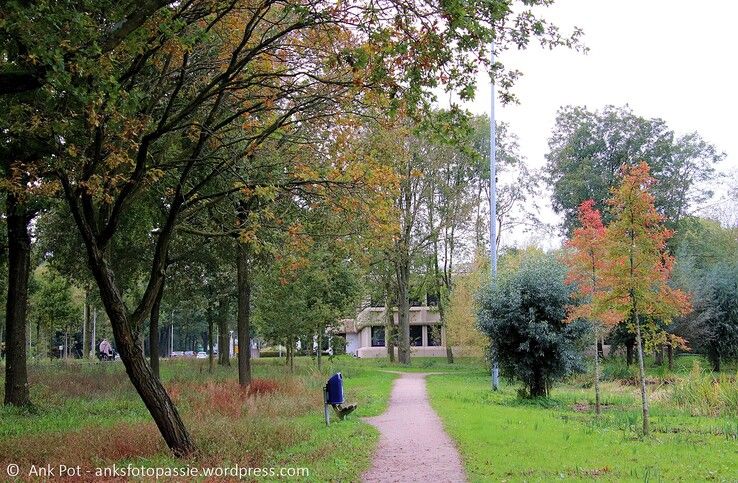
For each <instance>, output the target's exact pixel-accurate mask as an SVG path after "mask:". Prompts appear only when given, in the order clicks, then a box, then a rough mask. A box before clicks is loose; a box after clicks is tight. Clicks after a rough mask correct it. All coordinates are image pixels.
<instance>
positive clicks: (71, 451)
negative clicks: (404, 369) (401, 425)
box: [0, 357, 396, 481]
mask: <svg viewBox="0 0 738 483" xmlns="http://www.w3.org/2000/svg"><path fill="white" fill-rule="evenodd" d="M325 363H326V364H325V366H324V367H323V370H322V371H318V370H317V368H316V367H315V364H314V362H313V361H311V360H310V359H308V358H298V359H297V360H296V367H295V371H294V373H293V374H292V373H290V372H289V370H288V368H287V367H285V365H284V362H283V361H282V360H278V359H261V360H256V361H254V363H253V375H254V377H256V378H262V379H271V380H276V381H283V384H284V386H283V388H284V390H283V391H282V392H277V393H274V394H271V395H267V396H251V397H249V398H248V399H247V400H245V402H244V404H245V406H244V409H243V412H242V413H241V414H240V415H236V416H234V415H233V414H231V413H230V412H229V411H231V410H232V409H233V405H231V404H230V400H231V399H233V400H236V401H239V399H238V394H236V393H235V391H237V385H236V378H237V374H236V368H235V367H231V368H221V367H216V370H215V371H214V372H213V373H209V372H208V371H207V362H206V361H200V360H175V361H162V366H161V374H162V380H163V382H164V384H165V386H167V387H168V388H172V387H175V388H180V390H179V392H183V393H184V394H181V395H180V396H178V397H175V398H176V399H179V400H178V408H179V409H180V412H181V413H182V415H183V418H184V419H185V421H186V423H187V425H188V427H189V428H190V430H191V432H192V435H193V437H194V438H195V442H196V444H197V446H198V449H199V453H198V454H197V455H195V456H194V457H193V458H192V459H190V460H187V461H180V460H176V459H175V458H173V457H172V456H171V455H170V454H169V452H168V450H167V449H166V448H165V447H164V446H163V444H162V443H161V441H160V438H159V437H158V433H157V432H156V428H155V427H154V426H153V425H152V424H151V419H150V416H149V414H148V412H147V411H146V408H145V407H144V405H143V403H142V402H141V401H140V399H139V398H138V395H137V394H136V393H135V391H134V389H133V388H132V387H131V385H130V383H129V382H128V381H127V377H126V375H125V372H124V370H123V367H122V364H120V363H112V364H91V363H88V362H80V361H73V362H71V363H62V362H55V363H48V362H44V363H39V364H32V365H31V367H30V374H31V382H32V386H31V387H32V399H33V401H34V404H35V408H34V410H33V412H30V413H29V412H27V411H19V410H17V409H13V408H7V407H0V464H3V465H7V464H9V463H11V462H17V461H19V460H20V461H21V462H25V463H26V464H31V462H37V463H42V462H45V461H47V460H48V461H54V462H56V463H64V464H72V463H76V462H79V461H81V462H82V463H83V466H84V464H87V465H93V464H94V465H109V464H111V463H118V464H128V463H132V464H133V465H135V466H141V465H142V466H146V467H174V466H183V465H185V464H187V465H193V466H227V465H234V464H240V465H242V466H243V465H249V466H259V467H306V468H308V469H309V470H310V475H311V476H310V479H311V480H314V481H329V480H330V481H355V480H357V479H358V478H359V475H360V474H361V473H362V472H363V471H365V470H366V469H367V468H368V467H369V465H370V460H371V456H372V454H373V451H374V448H375V447H376V444H377V441H378V432H377V431H376V429H374V428H373V427H371V426H370V425H368V424H366V423H364V422H363V421H361V419H360V418H361V417H363V416H373V415H377V414H380V413H381V412H382V411H384V409H385V408H386V405H387V401H388V397H389V393H390V390H391V387H392V381H393V380H394V378H395V377H396V375H395V374H392V373H388V372H382V371H379V370H377V369H376V368H374V367H372V365H371V364H363V363H362V362H357V361H355V360H352V359H351V358H348V357H344V358H335V359H334V360H333V361H328V360H327V359H326V360H325ZM337 371H341V372H342V373H343V376H344V384H345V390H344V393H345V396H346V400H347V402H356V403H358V404H359V406H358V409H357V411H356V412H355V413H353V414H352V415H351V416H349V417H348V418H347V419H346V420H344V421H339V420H338V419H337V418H336V417H335V415H332V416H333V417H332V419H331V425H330V427H326V425H325V422H324V420H323V408H322V404H321V403H322V386H323V384H324V383H325V380H326V379H327V378H328V377H329V375H330V374H332V373H333V372H337ZM2 382H3V381H2V379H0V383H2ZM208 384H211V385H213V388H214V390H217V389H218V388H219V387H223V388H227V389H229V390H230V389H232V390H233V391H234V392H233V394H230V393H228V392H226V393H225V394H224V396H223V398H219V397H217V396H213V399H212V401H210V400H207V398H208V397H209V392H208V391H210V389H208V388H209V387H210V386H207V385H208ZM203 398H205V402H202V401H203ZM221 399H225V400H221ZM238 404H239V403H238V402H237V403H236V405H235V407H236V408H238ZM219 405H222V406H223V411H221V412H219V411H218V407H219ZM210 406H213V407H210ZM121 424H123V425H126V426H128V425H131V427H132V428H134V429H133V430H132V431H133V432H132V434H131V435H130V436H127V437H130V438H132V440H133V443H132V444H133V446H137V447H138V449H140V451H136V450H133V451H126V449H125V448H124V449H123V450H117V449H110V448H105V451H103V449H102V448H101V449H95V448H89V447H88V445H86V444H85V443H86V441H85V440H86V438H87V437H88V435H89V434H92V433H95V432H99V431H101V430H102V431H105V430H107V431H110V432H111V434H112V435H115V434H116V433H117V432H118V431H120V428H121ZM78 433H79V434H78ZM152 434H153V437H152ZM137 440H140V442H136V441H137ZM150 440H154V442H153V443H152V442H151V441H150ZM64 445H67V446H69V448H67V449H65V448H61V449H55V450H53V451H49V452H47V451H46V447H47V446H64ZM141 448H143V449H141ZM75 458H78V459H76V460H75ZM3 467H4V466H3Z"/></svg>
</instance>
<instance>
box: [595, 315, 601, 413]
mask: <svg viewBox="0 0 738 483" xmlns="http://www.w3.org/2000/svg"><path fill="white" fill-rule="evenodd" d="M599 341H600V337H599V334H598V333H597V331H596V330H595V351H594V357H595V360H594V363H595V367H594V386H595V414H596V415H597V416H599V415H600V411H601V408H600V351H599V345H600V342H599Z"/></svg>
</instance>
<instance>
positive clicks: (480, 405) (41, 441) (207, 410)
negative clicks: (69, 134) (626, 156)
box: [0, 356, 738, 481]
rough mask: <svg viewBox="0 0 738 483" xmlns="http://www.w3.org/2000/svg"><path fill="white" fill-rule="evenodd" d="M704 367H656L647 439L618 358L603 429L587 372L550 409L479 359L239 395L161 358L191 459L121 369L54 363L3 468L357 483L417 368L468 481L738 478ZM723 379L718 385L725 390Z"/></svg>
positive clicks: (9, 437) (356, 362)
mask: <svg viewBox="0 0 738 483" xmlns="http://www.w3.org/2000/svg"><path fill="white" fill-rule="evenodd" d="M695 361H699V362H701V363H702V367H703V368H704V367H707V366H706V364H705V363H704V361H702V360H701V359H700V358H698V357H691V356H690V357H680V358H678V359H676V361H675V362H676V364H675V368H674V371H668V370H667V369H666V368H665V367H653V366H649V368H648V375H649V378H651V379H652V382H653V383H654V384H651V385H649V392H650V393H651V394H652V412H651V414H652V430H653V435H652V436H651V437H649V438H642V437H640V436H639V429H640V423H641V421H640V407H639V402H638V397H637V395H638V394H637V386H635V385H628V384H623V382H622V380H618V379H617V378H618V377H622V378H625V379H630V378H632V375H633V368H632V367H631V368H626V367H624V365H623V364H622V363H620V362H618V361H617V360H609V361H608V362H607V363H606V364H605V367H604V371H603V372H604V373H605V374H609V375H610V377H608V378H606V379H609V380H607V381H605V382H603V385H602V386H603V403H604V404H605V405H606V409H605V410H604V413H603V416H602V417H601V418H599V419H596V418H595V417H594V415H593V414H592V410H591V406H592V404H593V390H592V387H591V385H592V384H591V375H589V374H582V375H578V376H575V377H572V378H570V379H569V380H568V381H567V383H566V384H559V385H557V386H555V387H554V389H553V391H552V394H551V397H550V398H548V399H538V400H521V399H519V398H518V397H517V386H515V385H511V384H507V383H504V384H503V385H502V389H501V391H498V392H492V391H491V390H490V379H489V373H488V370H487V368H485V367H484V366H483V364H482V363H481V362H480V361H478V360H475V359H470V358H466V359H465V358H462V359H457V361H456V363H455V364H452V365H449V364H447V363H446V362H445V359H443V358H414V359H413V360H412V363H411V364H410V366H402V365H398V364H390V363H389V362H388V361H386V360H384V359H353V358H350V357H337V358H334V359H333V360H329V359H327V358H326V359H324V366H323V368H322V370H320V371H319V370H318V369H317V367H316V365H315V361H314V360H311V359H309V358H298V359H297V360H296V366H295V372H294V373H290V372H289V370H288V368H287V367H286V366H285V365H284V361H283V360H280V359H260V360H256V361H254V367H253V371H254V377H256V378H261V379H270V380H274V381H281V386H280V390H279V391H278V392H275V393H273V394H267V395H263V396H249V397H244V396H243V395H241V396H239V394H238V386H237V383H236V368H235V367H230V368H221V367H216V370H215V371H214V372H213V373H209V372H208V370H207V361H202V360H175V361H163V363H162V366H161V371H162V380H163V381H164V384H165V385H166V386H167V388H168V389H169V390H170V391H173V394H175V396H174V397H175V399H176V400H177V404H178V407H179V409H180V411H181V413H182V415H183V417H184V419H185V421H186V422H187V425H188V427H189V428H190V430H191V432H192V434H193V437H194V438H195V441H196V444H197V446H198V448H199V450H200V451H199V453H198V454H197V455H195V456H194V457H193V458H191V459H189V460H186V461H181V460H176V459H174V458H173V457H172V456H171V455H170V453H169V452H168V450H167V449H166V447H164V445H163V444H162V442H161V439H160V438H159V436H158V433H157V430H156V428H155V427H154V426H153V424H152V423H151V420H150V416H149V414H148V412H147V411H146V409H145V407H144V406H143V404H142V403H141V401H140V400H139V398H138V396H137V394H136V393H135V391H134V390H133V388H132V387H131V385H130V383H129V382H128V380H127V377H126V375H125V372H124V371H123V367H122V365H121V364H119V363H114V364H91V363H88V362H84V363H82V362H72V363H61V362H55V363H49V362H44V363H39V364H32V365H31V367H30V374H31V382H32V398H33V400H34V403H35V404H36V408H35V411H34V412H33V413H27V412H23V411H18V410H15V409H12V408H0V467H2V465H6V464H8V463H10V462H15V461H17V460H18V459H20V460H21V461H25V462H26V464H30V462H31V461H35V462H37V463H43V462H46V461H49V462H52V461H55V462H57V463H72V464H73V463H75V462H76V461H79V462H81V463H82V464H83V465H85V464H86V465H95V466H98V465H100V466H104V465H109V464H111V463H113V462H115V463H118V464H127V463H132V464H134V465H136V466H139V465H143V466H147V467H168V466H182V465H185V464H187V465H193V466H227V465H235V464H239V465H242V466H244V465H250V466H260V467H306V468H308V469H309V470H310V478H309V480H310V481H356V480H358V479H359V477H360V475H361V474H362V472H363V471H365V470H366V469H367V468H368V467H369V465H370V463H371V457H372V454H373V452H374V449H375V448H376V444H377V441H378V433H377V431H376V430H375V429H374V428H373V427H371V426H369V425H368V424H366V423H364V422H363V421H362V420H361V419H360V418H361V417H363V416H374V415H378V414H381V413H382V412H383V411H384V410H385V409H386V407H387V402H388V396H389V393H390V390H391V387H392V382H393V380H394V379H395V377H397V376H396V374H394V373H393V372H392V371H411V372H431V373H441V374H438V375H431V376H429V379H428V390H429V394H430V397H431V403H432V405H433V407H434V408H435V409H436V411H437V412H438V413H439V415H440V416H441V418H442V420H443V422H444V425H445V426H446V428H447V430H448V432H449V434H450V435H451V436H452V438H454V439H455V440H456V442H457V445H458V447H459V450H460V452H461V454H462V458H463V460H464V464H465V467H466V471H467V474H468V476H469V478H470V480H472V481H505V480H507V481H549V480H559V479H564V480H590V479H593V478H596V479H605V480H613V481H614V480H618V481H620V480H630V481H672V480H682V481H702V480H716V481H738V414H737V413H736V411H735V410H734V409H733V408H734V405H733V401H734V394H735V392H734V391H733V389H734V388H733V387H732V386H730V385H731V384H733V385H734V384H735V378H734V377H733V376H732V375H731V373H730V372H728V373H724V374H722V375H721V376H720V377H713V376H712V375H711V374H710V373H709V371H705V370H704V369H703V370H702V371H695V370H694V368H693V363H694V362H695ZM731 370H732V368H731ZM338 371H340V372H341V373H342V374H343V376H344V383H345V396H346V400H347V402H357V403H358V404H359V407H358V409H357V411H356V412H355V413H354V414H352V415H351V416H350V417H349V418H348V419H346V420H344V421H338V420H337V418H335V417H333V418H332V424H331V426H330V427H326V425H325V423H324V421H323V413H322V404H321V397H322V386H323V384H324V383H325V380H326V379H327V378H328V377H329V376H330V375H331V374H333V373H334V372H338ZM732 374H733V375H734V374H735V372H733V373H732ZM714 381H718V383H719V384H722V386H721V387H720V388H719V390H718V389H716V388H715V386H714V384H715V382H714ZM0 383H2V379H1V376H0ZM711 388H712V389H713V390H712V391H711V390H710V389H711ZM701 394H711V395H715V394H720V395H727V396H725V398H726V399H725V401H727V402H721V400H718V399H715V400H714V401H707V402H704V401H702V399H704V398H702V396H701ZM708 402H709V405H708V404H707V403H708ZM705 412H707V413H708V414H707V415H706V414H704V413H705ZM693 413H694V414H699V415H698V416H693V415H692V414H693ZM123 428H130V430H126V431H128V432H126V433H125V434H124V435H123V436H122V437H121V439H123V440H126V439H130V444H129V446H126V445H125V444H124V445H123V447H120V448H119V447H112V448H111V447H109V446H108V445H105V444H102V445H100V444H99V443H96V442H95V441H92V442H91V440H90V438H91V436H93V435H94V434H95V433H96V432H99V431H100V430H107V431H110V432H111V433H113V434H118V433H119V432H121V431H124V429H123ZM103 441H104V440H103ZM124 442H125V441H124ZM75 458H77V459H75Z"/></svg>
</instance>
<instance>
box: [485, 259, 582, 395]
mask: <svg viewBox="0 0 738 483" xmlns="http://www.w3.org/2000/svg"><path fill="white" fill-rule="evenodd" d="M565 278H566V266H565V265H564V264H563V263H561V262H560V261H559V260H558V259H557V258H556V257H554V256H553V255H533V256H529V257H526V258H523V259H522V260H521V262H520V266H519V267H517V268H515V269H513V270H512V271H511V272H507V273H505V272H503V274H502V275H501V276H500V278H499V280H498V281H496V282H493V283H492V284H491V285H490V286H489V287H488V288H486V289H485V290H484V291H483V292H482V294H481V299H480V309H479V313H478V317H479V326H480V328H481V329H482V330H483V331H484V332H485V333H486V334H487V335H488V336H489V337H490V338H491V340H492V352H493V356H494V357H497V359H498V360H499V362H500V366H501V368H502V370H503V373H504V374H506V375H507V376H508V377H510V378H511V379H517V380H520V381H522V382H523V384H524V385H525V387H526V390H527V391H528V394H529V395H530V396H544V395H547V394H548V388H549V387H550V386H551V384H552V383H553V382H554V381H556V380H560V379H562V378H563V377H565V376H567V375H569V374H571V373H572V372H574V371H577V370H579V369H580V368H581V365H580V359H579V355H578V353H577V352H576V350H575V348H574V343H575V341H576V339H577V338H578V337H579V336H580V335H581V330H582V327H580V326H579V325H568V324H566V323H565V322H564V319H565V318H566V310H567V307H568V305H569V303H570V300H569V296H570V293H571V288H570V287H569V286H568V285H566V284H565V283H564V280H565Z"/></svg>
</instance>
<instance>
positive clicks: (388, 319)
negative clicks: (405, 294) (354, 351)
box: [384, 280, 395, 363]
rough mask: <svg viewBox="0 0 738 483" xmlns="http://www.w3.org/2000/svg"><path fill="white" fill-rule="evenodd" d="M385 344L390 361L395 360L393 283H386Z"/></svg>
mask: <svg viewBox="0 0 738 483" xmlns="http://www.w3.org/2000/svg"><path fill="white" fill-rule="evenodd" d="M384 344H385V345H386V346H387V355H388V356H389V360H390V362H392V363H394V362H395V313H394V310H393V309H392V284H391V283H390V282H389V280H387V281H385V283H384Z"/></svg>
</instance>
